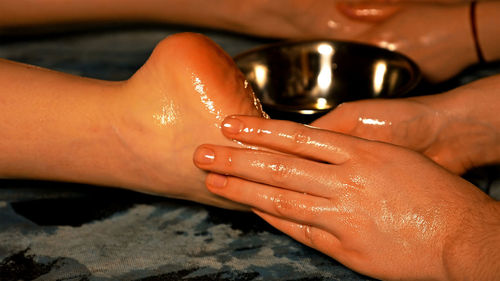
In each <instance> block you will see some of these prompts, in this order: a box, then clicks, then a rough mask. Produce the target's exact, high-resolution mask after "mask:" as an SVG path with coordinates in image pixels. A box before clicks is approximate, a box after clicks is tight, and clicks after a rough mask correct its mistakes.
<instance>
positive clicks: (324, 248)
mask: <svg viewBox="0 0 500 281" xmlns="http://www.w3.org/2000/svg"><path fill="white" fill-rule="evenodd" d="M252 211H253V212H254V213H255V214H256V215H258V216H259V217H261V218H262V219H263V220H265V221H266V222H267V223H269V224H270V225H272V226H273V227H275V228H276V229H278V230H280V231H282V232H283V233H285V234H287V235H289V236H290V237H292V238H293V239H295V240H297V241H299V242H300V243H302V244H305V245H307V246H309V247H311V248H314V249H316V250H318V251H320V252H323V253H325V254H327V255H329V256H330V257H333V258H335V254H336V253H338V252H340V251H339V250H340V248H341V245H340V241H339V239H338V238H337V237H336V236H335V235H333V234H331V233H330V232H328V231H325V230H323V229H321V228H318V227H314V226H310V225H307V224H301V223H296V222H293V221H289V220H286V219H282V218H279V217H276V216H273V215H270V214H267V213H264V212H261V211H259V210H252Z"/></svg>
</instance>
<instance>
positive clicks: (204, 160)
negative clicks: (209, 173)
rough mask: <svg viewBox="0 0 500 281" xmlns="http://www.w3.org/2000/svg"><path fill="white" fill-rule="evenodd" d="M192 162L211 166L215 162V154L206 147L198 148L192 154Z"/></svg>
mask: <svg viewBox="0 0 500 281" xmlns="http://www.w3.org/2000/svg"><path fill="white" fill-rule="evenodd" d="M194 161H196V163H199V164H211V163H213V162H214V161H215V152H214V151H213V150H211V149H210V148H206V147H201V148H198V149H197V150H196V152H195V153H194Z"/></svg>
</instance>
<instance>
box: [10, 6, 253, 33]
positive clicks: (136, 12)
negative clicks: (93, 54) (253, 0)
mask: <svg viewBox="0 0 500 281" xmlns="http://www.w3.org/2000/svg"><path fill="white" fill-rule="evenodd" d="M236 2H237V1H227V0H214V1H210V3H209V4H208V5H207V3H208V2H206V1H202V0H186V1H182V0H144V1H135V0H105V1H101V0H89V1H84V0H75V1H64V0H54V1H50V3H47V2H45V1H34V0H20V1H2V2H0V11H2V16H1V17H0V27H20V26H30V25H47V24H49V25H50V24H60V23H82V22H83V23H84V22H109V21H158V22H170V23H179V24H192V25H198V26H209V27H218V28H225V29H229V28H230V27H231V25H232V24H233V23H232V22H230V20H229V19H230V18H234V19H236V18H241V13H242V12H243V11H244V10H245V9H246V7H247V6H249V5H244V4H241V3H239V2H238V3H236ZM236 15H238V16H236Z"/></svg>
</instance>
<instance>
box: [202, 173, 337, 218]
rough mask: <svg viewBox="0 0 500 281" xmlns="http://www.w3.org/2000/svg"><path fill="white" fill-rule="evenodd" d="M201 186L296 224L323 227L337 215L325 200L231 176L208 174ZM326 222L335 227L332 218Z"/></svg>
mask: <svg viewBox="0 0 500 281" xmlns="http://www.w3.org/2000/svg"><path fill="white" fill-rule="evenodd" d="M205 183H206V186H207V188H208V190H209V191H210V192H213V193H215V194H216V195H219V196H221V197H224V198H226V199H229V200H232V201H234V202H238V203H241V204H245V205H248V206H251V207H253V208H256V209H259V210H262V211H264V212H266V213H268V214H272V215H274V216H276V217H281V218H284V219H287V220H293V221H295V222H299V223H305V224H309V225H314V226H324V225H323V224H322V223H324V222H325V218H326V217H333V218H335V217H336V215H337V213H338V212H336V209H335V208H333V207H332V204H331V202H330V201H329V200H328V199H326V198H323V197H316V196H312V195H308V194H304V193H298V192H294V191H289V190H285V189H281V188H276V187H272V186H269V185H263V184H260V183H255V182H251V181H246V180H242V179H239V178H235V177H228V176H223V175H219V174H213V173H211V174H209V175H208V176H207V179H206V182H205ZM331 213H335V214H333V215H332V214H331ZM326 221H327V222H328V224H335V219H333V220H332V219H328V220H326Z"/></svg>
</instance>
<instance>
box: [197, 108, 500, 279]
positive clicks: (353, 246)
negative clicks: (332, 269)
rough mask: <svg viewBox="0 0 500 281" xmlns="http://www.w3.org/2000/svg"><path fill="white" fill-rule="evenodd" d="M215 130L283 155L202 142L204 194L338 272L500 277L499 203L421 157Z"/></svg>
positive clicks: (294, 129)
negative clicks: (331, 262)
mask: <svg viewBox="0 0 500 281" xmlns="http://www.w3.org/2000/svg"><path fill="white" fill-rule="evenodd" d="M222 132H223V134H224V135H225V136H226V137H228V138H229V139H235V140H239V141H242V142H244V143H247V144H252V145H257V146H262V147H265V148H268V149H273V150H277V151H280V152H282V153H285V154H277V153H272V152H262V151H255V150H248V149H238V148H231V147H224V146H218V145H203V146H201V147H199V148H198V149H197V151H196V153H195V156H194V161H195V163H196V164H197V166H198V167H200V168H202V169H204V170H209V171H211V172H213V173H212V174H209V176H208V177H207V180H206V184H207V187H208V189H209V190H210V191H211V192H213V193H214V194H217V195H220V196H223V197H226V198H228V199H230V200H234V201H236V202H240V203H242V204H246V205H249V206H251V207H252V208H254V212H255V213H256V214H257V215H259V216H260V217H262V218H263V219H264V220H266V221H267V222H269V223H270V224H271V225H273V226H275V227H276V228H278V229H280V230H281V231H283V232H285V233H287V234H288V235H290V236H291V237H293V238H295V239H297V240H298V241H300V242H302V243H304V244H306V245H308V246H310V247H313V248H315V249H318V250H320V251H322V252H324V253H325V254H327V255H329V256H331V257H333V258H335V259H337V260H338V261H340V262H341V263H343V264H344V265H346V266H348V267H350V268H352V269H354V270H356V271H359V272H360V273H363V274H366V275H369V276H373V277H375V278H380V279H383V280H496V278H497V277H498V274H500V264H499V261H498V259H497V258H496V257H497V256H498V249H500V235H498V234H499V233H500V203H498V202H496V201H494V200H492V199H491V198H490V197H488V196H487V195H486V194H484V193H482V192H481V191H479V190H478V189H477V188H476V187H474V186H473V185H472V184H470V183H468V182H467V181H465V180H463V179H461V178H460V177H458V176H456V175H453V174H451V173H449V172H448V171H446V170H445V169H443V168H441V167H440V166H438V165H436V164H435V163H433V162H432V161H430V160H429V159H427V158H426V157H424V156H422V155H421V154H419V153H416V152H413V151H410V150H406V149H403V148H401V147H398V146H394V145H390V144H385V143H381V142H374V141H369V140H364V139H359V138H356V137H351V136H347V135H343V134H338V133H334V132H331V131H326V130H321V129H316V128H311V127H307V126H304V125H301V124H297V123H292V122H287V121H277V120H264V119H260V118H254V117H248V116H233V117H230V118H227V119H226V120H225V121H224V123H223V129H222ZM207 155H208V156H210V157H207ZM229 159H230V160H229ZM215 173H217V174H215Z"/></svg>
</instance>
